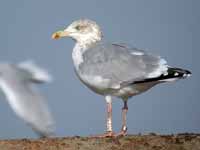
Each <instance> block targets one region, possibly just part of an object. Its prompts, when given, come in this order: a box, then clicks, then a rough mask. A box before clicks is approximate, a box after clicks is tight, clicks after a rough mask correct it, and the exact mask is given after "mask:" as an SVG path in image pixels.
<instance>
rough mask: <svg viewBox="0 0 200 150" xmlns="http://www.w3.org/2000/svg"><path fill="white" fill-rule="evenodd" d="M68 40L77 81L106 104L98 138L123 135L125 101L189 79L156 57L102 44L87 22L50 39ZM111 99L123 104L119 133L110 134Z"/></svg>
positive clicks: (94, 27) (79, 22) (96, 29)
mask: <svg viewBox="0 0 200 150" xmlns="http://www.w3.org/2000/svg"><path fill="white" fill-rule="evenodd" d="M61 37H71V38H72V39H74V40H75V41H76V45H75V47H74V49H73V52H72V58H73V62H74V66H75V71H76V74H77V76H78V77H79V79H80V80H81V81H82V82H83V83H84V84H85V85H86V86H87V87H89V88H90V89H91V90H93V91H94V92H96V93H98V94H101V95H103V96H105V99H106V103H107V132H106V133H105V134H103V135H99V136H100V137H106V136H117V135H125V134H126V131H127V126H126V114H127V111H128V106H127V101H128V99H129V98H130V97H132V96H134V95H137V94H141V93H142V92H145V91H147V90H148V89H150V88H151V87H153V86H154V85H156V84H158V83H163V82H168V81H175V80H177V79H181V78H185V77H188V76H190V74H191V73H190V72H189V71H187V70H184V69H180V68H174V67H170V66H168V65H167V64H166V61H165V60H164V59H162V58H161V57H159V56H155V55H152V54H149V53H148V52H145V51H143V50H140V49H136V48H132V47H129V46H127V45H125V44H112V43H108V42H103V41H102V32H101V30H100V27H99V26H98V25H97V24H96V23H95V22H94V21H91V20H88V19H81V20H77V21H74V22H73V23H72V24H71V25H69V26H68V27H67V28H66V29H65V30H63V31H58V32H56V33H54V34H53V35H52V38H54V39H58V38H61ZM112 96H116V97H119V98H121V99H122V100H123V102H124V107H123V108H122V128H121V132H119V133H118V134H114V133H113V131H112Z"/></svg>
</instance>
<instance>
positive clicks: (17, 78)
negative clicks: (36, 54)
mask: <svg viewBox="0 0 200 150" xmlns="http://www.w3.org/2000/svg"><path fill="white" fill-rule="evenodd" d="M49 81H51V77H50V75H49V74H48V73H47V72H46V71H45V70H43V69H42V68H40V67H38V66H37V65H35V64H34V63H33V62H31V61H26V62H23V63H20V64H10V63H1V64H0V88H1V89H2V90H3V92H4V93H5V96H6V98H7V100H8V103H9V104H10V106H11V108H12V109H13V111H14V112H15V113H16V115H17V116H18V117H20V118H21V119H22V120H24V121H25V122H26V123H27V124H28V125H30V126H31V127H32V129H33V130H34V131H35V132H36V133H37V134H38V135H39V136H40V137H48V136H51V135H53V133H54V121H53V119H52V116H51V114H50V112H49V110H48V106H47V104H46V101H45V99H44V98H43V96H42V95H41V94H40V93H39V91H38V90H37V89H36V88H35V87H34V85H33V83H45V82H49Z"/></svg>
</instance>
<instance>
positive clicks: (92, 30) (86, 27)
mask: <svg viewBox="0 0 200 150" xmlns="http://www.w3.org/2000/svg"><path fill="white" fill-rule="evenodd" d="M61 37H71V38H72V39H74V40H75V41H76V42H77V43H78V44H80V45H83V46H85V45H90V44H92V43H95V42H97V41H100V40H101V38H102V33H101V30H100V27H99V26H98V25H97V24H96V22H94V21H92V20H89V19H80V20H77V21H74V22H72V23H71V24H70V25H69V26H68V27H67V28H66V29H64V30H61V31H57V32H55V33H54V34H53V35H52V38H53V39H59V38H61Z"/></svg>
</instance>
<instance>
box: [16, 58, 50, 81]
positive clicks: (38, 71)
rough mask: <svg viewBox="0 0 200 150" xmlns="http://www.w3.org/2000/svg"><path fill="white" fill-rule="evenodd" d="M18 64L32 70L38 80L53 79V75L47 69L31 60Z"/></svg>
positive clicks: (34, 77) (33, 75)
mask: <svg viewBox="0 0 200 150" xmlns="http://www.w3.org/2000/svg"><path fill="white" fill-rule="evenodd" d="M18 66H19V67H20V68H22V69H24V70H27V71H28V72H30V73H31V74H32V78H33V79H34V80H37V81H40V82H51V81H52V76H51V75H50V74H49V73H48V72H47V71H46V70H45V69H43V68H41V67H39V66H38V65H36V64H35V63H34V62H33V61H31V60H28V61H24V62H21V63H19V64H18Z"/></svg>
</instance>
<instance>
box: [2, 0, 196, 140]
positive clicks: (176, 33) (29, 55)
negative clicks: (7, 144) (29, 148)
mask: <svg viewBox="0 0 200 150" xmlns="http://www.w3.org/2000/svg"><path fill="white" fill-rule="evenodd" d="M199 6H200V1H198V0H190V1H188V0H176V1H175V0H167V1H160V0H151V1H146V0H128V1H122V0H109V1H107V0H84V1H79V0H67V1H66V0H58V1H53V0H43V1H41V0H34V1H26V0H18V1H11V0H7V1H1V2H0V33H1V34H0V35H1V36H0V41H1V42H0V62H5V61H8V62H14V63H18V62H21V61H24V60H28V59H32V60H34V61H35V62H36V63H37V64H38V65H40V66H42V67H45V68H46V69H48V70H49V72H50V73H51V74H52V75H53V77H54V82H53V83H51V84H44V85H39V88H40V89H41V90H42V92H43V93H44V95H45V96H46V97H47V100H48V103H49V106H50V108H51V110H52V113H53V115H54V117H55V120H56V123H57V130H56V134H57V135H58V136H74V135H80V136H88V135H91V134H98V133H103V132H104V131H105V116H106V113H105V110H106V105H105V100H104V98H103V97H102V96H99V95H97V94H95V93H93V92H92V91H90V90H89V89H88V88H86V87H85V86H84V85H83V84H82V83H81V82H80V81H79V80H78V78H77V77H76V75H75V73H74V68H73V62H72V58H71V53H72V49H73V46H74V44H75V43H74V41H72V40H70V39H65V38H64V39H61V40H58V41H54V40H52V39H51V34H52V33H53V32H55V31H57V30H60V29H64V28H65V27H67V25H69V24H70V23H71V22H72V21H74V20H77V19H79V18H89V19H92V20H95V21H96V22H97V23H98V24H99V25H100V26H101V29H102V30H103V33H104V39H105V40H107V41H110V42H115V43H116V42H119V43H128V44H131V45H133V46H134V47H137V48H142V49H145V50H147V51H150V52H152V53H154V54H159V55H161V56H162V57H163V58H165V59H166V60H167V61H168V64H169V65H171V66H176V67H182V68H185V69H189V70H191V71H192V73H193V74H192V77H191V78H188V79H186V80H180V81H178V82H175V83H169V84H161V85H158V86H156V87H154V88H152V89H151V90H149V91H148V92H145V93H143V94H141V95H139V96H135V97H133V98H131V99H130V100H129V112H128V133H129V134H138V133H143V134H145V133H149V132H155V133H160V134H171V133H180V132H198V133H199V132H200V117H199V114H200V109H199V107H200V100H199V95H200V94H199V93H198V92H199V85H198V84H199V77H198V75H199V74H200V67H199V63H200V59H199V57H200V44H199V39H200V29H199V27H200V10H199ZM121 108H122V101H121V100H119V99H117V98H115V99H114V100H113V127H114V130H115V131H119V130H120V128H121ZM24 137H36V135H35V133H34V132H33V131H32V130H31V129H30V128H29V127H27V126H26V125H25V124H24V122H23V121H21V120H20V119H18V118H17V117H16V116H15V114H14V113H13V111H12V110H11V108H10V107H9V106H8V103H7V101H6V99H5V97H4V95H3V93H1V94H0V138H1V139H3V138H24Z"/></svg>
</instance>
